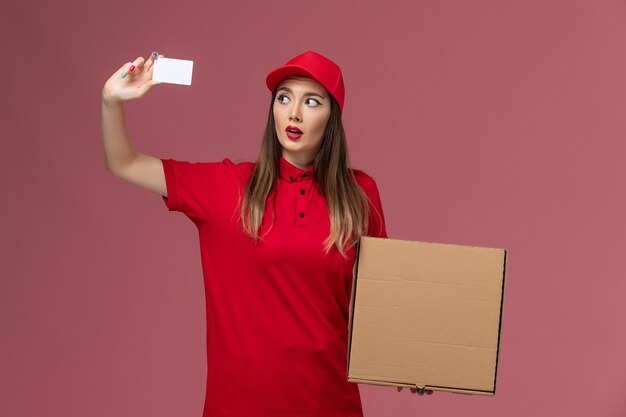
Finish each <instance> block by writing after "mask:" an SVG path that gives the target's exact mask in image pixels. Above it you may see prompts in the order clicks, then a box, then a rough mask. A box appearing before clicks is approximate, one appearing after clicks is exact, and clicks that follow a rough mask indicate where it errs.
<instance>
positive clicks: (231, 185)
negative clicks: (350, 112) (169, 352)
mask: <svg viewBox="0 0 626 417" xmlns="http://www.w3.org/2000/svg"><path fill="white" fill-rule="evenodd" d="M162 56H163V55H157V53H156V52H155V53H153V54H152V55H151V56H150V58H149V59H148V61H144V59H143V58H141V57H139V58H137V59H136V60H135V61H134V62H132V63H130V62H129V63H126V64H125V65H124V66H122V68H120V69H119V70H118V71H116V72H115V73H114V74H113V75H112V76H111V78H110V79H109V80H108V81H107V82H106V84H105V86H104V88H103V90H102V135H103V140H104V149H105V155H106V167H107V169H108V170H109V171H110V172H111V173H112V174H114V175H116V176H117V177H120V178H122V179H124V180H126V181H128V182H130V183H133V184H135V185H137V186H139V187H142V188H145V189H147V190H150V191H153V192H156V193H158V194H160V195H161V196H162V197H163V201H164V203H165V205H166V207H167V208H168V209H169V210H171V211H179V212H182V213H184V214H185V215H186V216H187V217H188V218H189V219H190V220H191V221H193V223H194V224H195V225H196V227H197V228H198V232H199V238H200V248H201V259H202V267H203V273H204V280H205V290H206V301H207V305H206V312H207V335H206V336H207V370H208V375H207V389H206V398H205V406H204V416H324V417H333V416H337V417H339V416H346V417H347V416H355V417H356V416H362V409H361V401H360V397H359V390H358V385H357V384H353V383H349V382H347V379H346V360H347V342H348V317H349V312H348V307H349V303H350V295H351V294H350V293H351V289H352V278H353V277H352V275H353V264H354V261H355V255H356V248H355V244H356V243H357V242H358V240H359V238H360V237H361V236H363V235H368V236H377V237H387V232H386V229H385V221H384V216H383V209H382V205H381V201H380V197H379V193H378V188H377V186H376V183H375V181H374V180H373V179H372V178H371V177H370V176H368V175H367V174H365V173H364V172H362V171H359V170H356V169H351V168H350V166H349V163H348V151H347V146H346V138H345V133H344V129H343V126H342V123H341V114H342V111H343V105H344V84H343V77H342V73H341V69H340V68H339V66H337V64H335V63H334V62H332V61H331V60H329V59H328V58H326V57H324V56H322V55H320V54H318V53H316V52H313V51H308V52H305V53H303V54H301V55H298V56H297V57H295V58H293V59H292V60H290V61H289V62H287V64H285V65H283V66H280V67H278V68H275V69H274V70H272V71H271V72H270V73H269V74H268V76H267V78H266V84H267V87H268V89H269V91H270V92H271V97H272V98H271V102H270V107H269V112H268V118H267V126H266V129H265V134H264V137H263V140H262V143H261V150H260V153H259V157H258V159H257V161H256V162H241V163H233V162H232V161H231V160H230V159H228V158H225V159H223V160H222V161H220V162H186V161H176V160H173V159H158V158H154V157H151V156H148V155H144V154H142V153H140V152H138V151H137V150H135V148H134V147H133V146H132V144H131V142H130V141H129V138H128V135H127V133H126V128H125V125H124V117H123V109H122V102H123V101H124V100H129V99H134V98H138V97H142V96H143V95H144V94H146V92H148V91H149V90H150V89H151V88H152V86H153V85H155V82H154V81H153V80H152V69H153V64H154V60H155V59H158V57H162Z"/></svg>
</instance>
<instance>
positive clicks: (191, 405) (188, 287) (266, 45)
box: [0, 0, 626, 417]
mask: <svg viewBox="0 0 626 417" xmlns="http://www.w3.org/2000/svg"><path fill="white" fill-rule="evenodd" d="M2 8H3V9H4V10H3V11H2V13H1V14H2V24H1V25H0V31H1V33H2V35H3V36H2V38H3V39H4V41H5V42H4V43H3V44H4V46H3V48H2V55H3V59H2V61H3V65H2V66H1V67H2V69H1V70H0V71H2V74H1V75H2V80H3V83H2V85H3V87H2V94H1V98H0V100H1V101H0V103H1V106H2V108H1V109H0V110H1V114H2V123H1V124H0V125H1V127H0V129H2V134H1V137H2V139H1V141H0V146H1V148H0V150H1V152H0V155H1V158H2V163H1V164H0V174H1V177H0V179H1V181H2V182H1V184H0V185H1V187H2V188H1V189H2V191H3V195H4V201H3V204H2V216H0V219H1V220H0V221H1V224H0V226H1V233H0V236H1V238H0V239H1V240H0V243H1V247H0V257H1V259H0V264H1V265H2V274H1V280H0V326H1V328H0V338H1V339H0V416H1V417H18V416H19V417H31V416H42V417H43V416H46V417H49V416H50V417H55V416H63V417H73V416H85V415H88V416H92V417H99V416H102V417H105V416H107V417H108V416H117V417H122V416H133V417H136V416H151V417H154V416H190V417H191V416H199V415H201V412H202V405H203V400H204V397H203V394H204V378H205V371H206V367H205V357H204V354H205V352H204V348H205V345H204V334H205V333H204V332H205V329H204V325H205V323H204V294H203V284H202V274H201V270H200V258H199V249H198V245H197V235H196V231H195V229H194V227H193V225H192V223H191V222H190V221H189V220H188V219H186V218H185V217H184V216H183V215H182V214H179V213H170V212H168V211H167V209H166V208H165V206H164V204H163V203H162V201H161V198H160V197H159V196H157V195H153V194H150V193H149V192H147V191H143V190H140V189H138V188H134V187H133V186H131V185H129V184H126V183H124V182H122V181H121V180H119V179H117V178H115V177H113V176H112V175H110V174H109V173H108V172H107V171H106V170H105V168H104V156H103V147H102V139H101V136H100V93H101V89H102V86H103V85H104V82H105V81H106V80H107V79H108V77H109V76H110V75H111V74H112V73H113V72H114V71H116V70H117V69H118V68H119V67H120V66H121V65H122V64H124V63H125V62H127V61H131V60H133V59H135V58H136V57H137V56H139V55H141V56H144V57H147V56H148V54H149V53H151V52H152V51H153V50H156V51H158V52H159V53H162V54H165V56H168V57H172V58H181V59H192V60H194V62H195V64H194V74H193V84H192V86H191V87H185V86H174V85H161V86H158V87H156V88H155V89H153V90H152V91H151V92H150V93H149V94H148V95H147V96H146V97H144V98H143V99H141V100H138V101H134V102H128V103H127V105H126V117H127V119H126V120H127V124H128V129H129V132H130V135H131V138H132V140H133V143H134V144H135V146H136V147H137V148H138V149H139V150H140V151H142V152H144V153H147V154H150V155H153V156H156V157H171V158H178V159H184V160H192V161H200V160H204V161H215V160H221V159H222V158H224V157H226V156H228V157H230V158H231V159H233V160H253V159H254V158H255V157H256V155H257V152H258V147H259V143H260V138H261V134H262V130H263V127H264V123H265V119H266V115H267V110H268V106H269V98H270V96H269V92H268V91H267V90H266V87H265V84H264V80H265V75H266V73H267V72H268V71H269V70H270V69H272V68H273V67H275V66H277V65H279V64H282V63H284V62H285V61H286V60H288V59H289V58H291V57H292V56H294V55H296V54H298V53H300V52H303V51H305V50H308V49H313V50H317V51H319V52H321V53H323V54H325V55H328V56H329V57H331V58H333V59H334V60H336V61H337V62H338V63H339V64H340V65H341V66H342V68H343V71H344V77H345V81H346V89H347V95H346V106H345V112H344V121H345V125H346V131H347V135H348V141H349V146H350V152H351V161H352V164H353V166H354V167H357V168H361V169H364V170H365V171H366V172H368V173H370V174H371V175H372V176H374V178H375V179H376V180H377V182H378V186H379V188H380V192H381V197H382V200H383V206H384V209H385V215H386V218H387V225H388V231H389V235H390V237H392V238H398V239H409V240H421V241H430V242H444V243H459V244H470V245H477V246H489V247H504V248H506V249H508V250H509V258H508V261H509V263H508V269H507V273H508V275H507V280H508V281H507V287H506V298H505V306H504V323H503V334H502V345H501V356H500V363H499V375H498V387H497V395H496V396H495V397H493V398H488V397H474V396H463V395H455V394H447V393H435V395H433V396H429V397H418V396H416V395H412V394H410V393H408V392H407V391H406V390H405V391H403V392H402V393H397V392H396V390H395V389H392V388H384V387H376V386H366V385H361V392H362V397H363V402H364V408H365V414H366V417H386V416H415V415H419V416H454V415H463V416H483V417H488V416H509V417H516V416H520V417H521V416H524V417H527V416H568V417H577V416H607V417H608V416H612V417H619V416H624V415H626V394H625V390H626V360H625V359H624V357H625V355H624V351H626V331H625V330H626V303H624V302H623V298H624V296H625V295H626V278H625V274H624V271H625V270H626V265H625V262H624V255H623V253H622V252H623V250H624V248H625V243H626V238H625V236H626V233H625V232H626V230H625V229H626V227H625V225H626V222H625V220H624V213H625V212H626V198H625V197H624V189H625V181H624V180H625V178H626V172H625V167H624V156H625V154H626V141H625V138H626V123H625V122H626V117H625V115H626V80H625V77H626V58H625V56H626V55H625V50H626V49H625V46H626V24H625V21H626V5H625V3H624V2H623V1H598V0H588V1H570V0H560V1H546V0H542V1H515V2H513V1H496V0H493V1H471V2H470V1H456V2H454V1H386V2H384V3H383V2H374V1H356V0H351V1H330V0H326V1H315V2H293V1H264V2H256V1H249V2H220V3H218V2H213V1H208V2H193V1H184V0H182V1H176V2H166V1H142V0H136V1H106V2H104V1H100V2H97V3H94V2H86V1H66V2H62V3H59V2H47V1H41V0H40V1H36V2H31V3H24V2H13V3H10V4H7V5H4V6H3V7H2ZM241 382H242V385H241V389H246V387H247V386H249V384H253V383H254V380H252V379H251V380H250V381H241ZM302 383H303V384H306V383H307V380H306V375H303V376H302Z"/></svg>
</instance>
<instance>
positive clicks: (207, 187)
mask: <svg viewBox="0 0 626 417" xmlns="http://www.w3.org/2000/svg"><path fill="white" fill-rule="evenodd" d="M161 162H162V164H163V171H164V173H165V183H166V187H167V197H165V196H163V197H162V198H163V202H164V203H165V206H166V207H167V208H168V209H169V210H170V211H179V212H181V213H184V214H185V215H187V217H189V218H190V219H192V220H202V219H205V218H206V217H207V216H208V215H209V214H210V212H211V209H212V207H213V206H214V205H215V204H216V203H217V202H219V199H220V198H221V197H222V196H223V195H224V194H225V193H226V192H228V188H229V187H232V186H234V184H232V183H233V181H234V176H233V172H234V169H233V163H232V161H230V160H229V159H228V158H225V159H224V160H223V161H221V162H187V161H177V160H174V159H161Z"/></svg>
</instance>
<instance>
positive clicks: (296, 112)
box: [289, 105, 302, 122]
mask: <svg viewBox="0 0 626 417" xmlns="http://www.w3.org/2000/svg"><path fill="white" fill-rule="evenodd" d="M289 120H297V121H299V122H300V121H302V115H301V114H300V108H299V107H298V106H297V105H295V106H293V107H292V108H291V114H290V115H289Z"/></svg>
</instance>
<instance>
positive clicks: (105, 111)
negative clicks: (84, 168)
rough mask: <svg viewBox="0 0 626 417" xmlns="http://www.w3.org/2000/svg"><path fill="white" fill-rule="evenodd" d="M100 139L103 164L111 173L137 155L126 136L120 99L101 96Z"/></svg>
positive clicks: (118, 169) (117, 170) (127, 163)
mask: <svg viewBox="0 0 626 417" xmlns="http://www.w3.org/2000/svg"><path fill="white" fill-rule="evenodd" d="M102 140H103V142H104V155H105V166H106V169H107V170H109V171H110V172H111V173H113V174H115V173H116V172H119V171H120V170H121V169H122V168H124V167H126V166H128V165H129V164H130V163H131V162H132V161H133V160H134V159H135V158H136V157H137V155H139V152H138V151H137V150H136V149H135V147H134V146H133V144H132V143H131V142H130V139H129V137H128V132H127V130H126V121H125V119H124V107H123V105H122V102H121V101H113V100H107V99H106V98H105V97H103V98H102Z"/></svg>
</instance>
